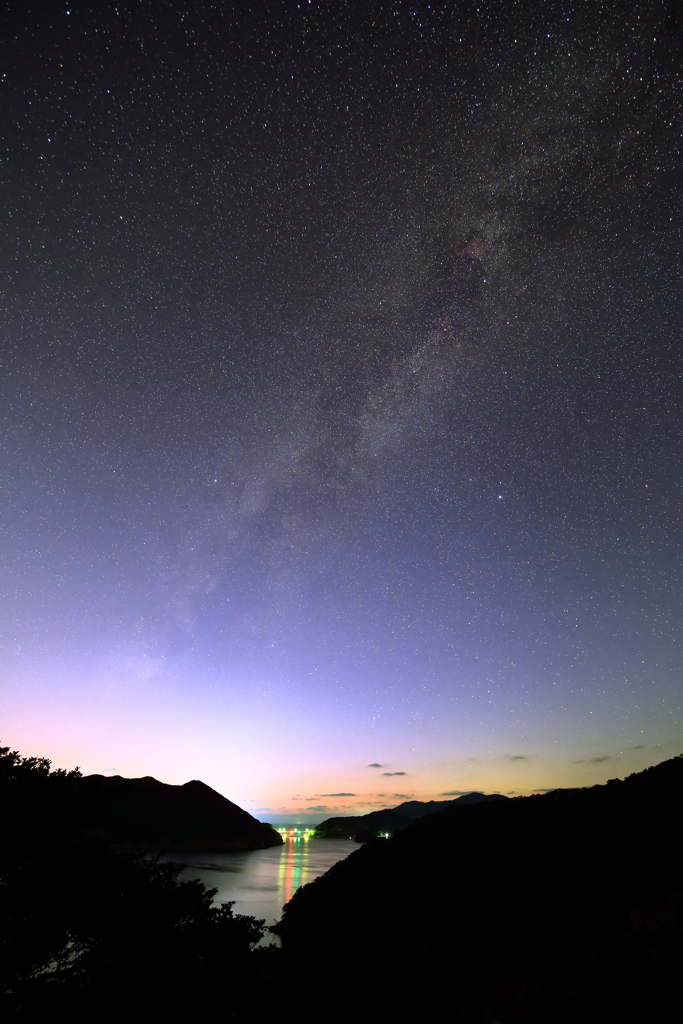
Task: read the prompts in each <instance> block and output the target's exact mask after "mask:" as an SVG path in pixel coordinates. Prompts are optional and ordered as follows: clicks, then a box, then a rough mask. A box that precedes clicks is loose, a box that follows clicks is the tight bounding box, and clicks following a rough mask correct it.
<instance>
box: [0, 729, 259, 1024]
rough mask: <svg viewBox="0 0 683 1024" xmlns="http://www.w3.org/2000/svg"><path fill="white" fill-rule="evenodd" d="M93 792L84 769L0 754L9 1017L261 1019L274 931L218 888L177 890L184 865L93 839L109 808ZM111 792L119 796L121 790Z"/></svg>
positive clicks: (4, 1006) (0, 880)
mask: <svg viewBox="0 0 683 1024" xmlns="http://www.w3.org/2000/svg"><path fill="white" fill-rule="evenodd" d="M106 781H107V782H109V781H112V780H106ZM86 783H87V780H86V779H83V778H82V777H81V774H80V772H79V771H78V769H75V770H74V771H71V772H66V771H61V770H58V771H52V770H51V765H50V762H49V761H48V760H46V759H44V758H22V757H20V756H19V754H18V753H17V752H16V751H11V750H10V749H9V748H8V747H4V748H0V808H1V814H2V839H1V840H0V917H1V920H2V956H1V965H0V991H1V993H2V994H1V995H0V1009H1V1010H2V1013H3V1016H4V1018H5V1019H7V1020H21V1021H34V1020H39V1019H42V1017H43V1016H45V1017H46V1018H47V1017H49V1018H50V1019H52V1018H54V1019H62V1020H66V1021H70V1022H76V1021H78V1022H80V1021H85V1020H90V1019H98V1020H105V1021H110V1020H111V1021H113V1020H126V1021H133V1022H136V1024H137V1022H150V1024H152V1022H156V1021H159V1020H173V1021H175V1020H180V1019H185V1018H189V1017H190V1016H191V1015H192V1016H194V1015H195V1014H199V1015H200V1017H201V1018H202V1019H203V1020H205V1021H235V1020H239V1021H241V1020H244V1019H245V1014H246V1015H249V1016H252V1015H253V1014H254V1012H255V1010H256V1007H255V1006H254V997H253V992H254V989H255V988H258V987H259V984H260V982H259V979H260V978H261V975H262V974H263V971H264V969H266V968H267V964H268V958H269V956H271V955H272V952H274V951H272V952H271V951H268V950H260V951H258V952H257V953H253V952H252V950H253V947H254V945H255V944H256V943H257V942H258V941H259V939H260V938H261V937H262V935H263V933H264V928H263V922H262V921H258V920H255V919H254V918H252V917H246V916H240V915H236V916H235V915H233V913H232V909H231V905H224V906H220V907H216V906H212V898H213V895H214V893H215V890H207V889H206V888H205V887H204V886H203V885H202V883H201V882H199V881H188V882H178V880H177V879H178V874H179V872H180V870H181V867H180V866H179V865H174V864H167V863H166V864H162V863H160V862H159V861H158V860H157V859H155V858H153V857H152V858H150V857H145V856H144V855H143V854H142V853H140V852H125V851H123V852H122V851H121V850H118V851H117V850H115V849H114V848H113V847H112V846H111V845H109V844H107V843H105V842H103V841H102V839H101V838H97V837H96V836H92V835H91V836H89V837H84V823H86V824H87V823H88V822H92V821H94V820H97V815H98V814H101V813H102V812H103V811H104V810H106V807H107V806H108V805H107V803H106V801H105V802H104V803H103V792H102V787H99V789H98V787H97V786H95V787H92V786H88V785H87V784H86ZM157 785H160V784H157ZM104 788H105V789H106V790H107V798H109V796H111V795H112V794H114V790H115V789H116V786H113V787H104ZM124 788H125V787H124ZM169 788H172V787H169ZM177 788H179V789H182V788H183V787H177ZM207 788H208V787H207ZM215 795H216V796H218V794H215ZM86 831H87V830H86ZM258 1016H259V1013H258V1011H256V1017H258Z"/></svg>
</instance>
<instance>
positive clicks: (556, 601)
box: [0, 0, 683, 820]
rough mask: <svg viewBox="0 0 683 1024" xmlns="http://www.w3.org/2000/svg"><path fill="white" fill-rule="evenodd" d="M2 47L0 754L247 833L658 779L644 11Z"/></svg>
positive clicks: (671, 445)
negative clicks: (149, 793)
mask: <svg viewBox="0 0 683 1024" xmlns="http://www.w3.org/2000/svg"><path fill="white" fill-rule="evenodd" d="M3 21H4V30H3V32H2V38H3V40H4V41H3V43H2V79H1V80H0V83H1V84H0V90H1V92H0V95H1V96H2V131H1V136H2V138H1V140H0V157H1V162H0V168H1V173H2V182H3V184H2V222H3V225H4V230H3V242H2V256H1V259H2V278H3V282H4V283H3V299H2V335H1V340H0V345H1V355H2V359H1V363H2V367H1V373H2V398H1V400H0V401H1V406H0V408H1V416H2V436H3V449H2V455H1V457H0V458H1V465H2V477H3V479H2V490H1V491H0V496H1V497H0V502H1V506H0V507H1V512H0V517H1V518H0V527H1V529H2V543H1V551H2V555H1V557H2V580H3V586H2V599H1V602H2V603H1V604H0V617H1V623H2V634H3V640H2V643H3V651H2V656H1V661H0V664H1V666H2V668H1V671H2V694H3V707H4V711H3V719H4V721H5V723H6V724H5V730H4V732H3V736H4V742H6V743H12V744H13V746H20V747H21V749H22V752H23V753H25V754H30V753H41V754H45V755H47V756H50V757H53V759H55V762H56V763H59V764H62V763H63V764H64V765H66V766H70V765H72V764H75V763H78V764H80V765H81V766H82V767H83V768H84V769H85V770H87V771H104V770H105V769H104V768H103V767H102V766H103V765H105V764H106V765H110V764H116V765H117V766H118V769H117V770H119V771H120V772H121V774H124V775H142V774H151V775H155V776H156V777H158V778H161V779H163V780H165V781H172V782H182V781H185V780H186V779H187V778H195V777H198V778H202V779H203V780H204V781H205V782H207V783H209V784H210V785H213V786H215V788H217V789H219V790H220V791H221V792H223V793H225V794H226V795H227V796H229V797H230V798H231V799H233V800H236V801H237V802H239V803H241V804H242V805H243V806H247V807H249V808H251V809H254V810H257V812H258V813H259V814H260V815H261V816H262V817H264V818H270V817H276V816H278V815H279V816H281V817H282V816H284V818H287V819H288V820H291V817H292V814H293V813H294V811H295V810H296V813H297V816H298V817H299V818H300V819H301V820H304V819H305V816H306V814H307V813H309V814H310V815H311V816H313V817H320V814H321V813H322V811H321V809H320V808H323V809H327V810H329V811H330V812H331V813H333V812H335V811H336V810H342V811H344V810H347V811H349V812H353V810H354V809H360V810H363V809H364V808H365V809H369V808H371V807H375V806H384V805H387V804H389V805H390V804H391V803H392V802H393V803H396V802H398V797H401V798H405V799H408V798H413V797H415V798H418V799H434V798H438V797H439V796H440V795H441V794H442V793H450V792H459V791H468V790H469V789H485V790H488V791H491V790H497V791H501V792H518V793H526V792H530V791H532V790H534V789H543V788H552V787H554V786H563V785H564V786H569V785H588V784H592V783H594V782H600V781H604V780H605V778H607V777H609V776H623V775H625V774H627V773H628V772H629V771H634V770H639V769H641V768H643V767H645V766H646V764H652V763H656V762H657V761H659V760H662V759H663V758H664V757H667V756H672V755H673V754H675V753H678V752H679V751H680V747H681V743H680V730H681V625H682V622H681V600H680V594H681V584H682V582H683V581H682V578H681V525H680V524H681V465H682V464H683V461H682V456H683V444H682V440H683V438H682V432H681V424H682V423H683V419H682V416H681V413H682V408H681V379H682V373H683V370H682V366H681V323H682V312H683V311H682V305H683V303H682V300H681V295H682V294H683V289H682V288H681V281H680V266H681V264H680V230H681V194H682V192H681V185H682V184H683V181H682V171H681V158H682V155H683V153H682V149H683V128H682V121H681V99H682V90H681V78H680V67H681V56H682V54H681V46H680V41H681V38H682V37H683V33H682V31H681V29H682V26H681V22H680V13H678V12H677V8H676V5H674V4H673V3H668V2H664V3H657V4H652V3H647V4H645V3H637V2H636V3H631V4H628V5H623V4H614V5H611V4H606V3H605V4H589V5H573V4H571V3H568V2H559V0H552V2H547V3H540V2H538V3H532V4H521V3H517V4H514V3H513V4H511V3H503V2H483V0H482V2H479V3H478V4H475V3H431V4H427V3H423V2H420V3H412V4H409V3H406V2H403V0H399V2H396V3H383V2H376V3H364V4H360V3H351V2H348V3H344V2H341V3H328V2H310V3H306V2H304V3H301V4H297V3H295V2H281V3H277V2H270V0H265V2H263V3H258V4H253V5H251V6H249V5H245V4H228V3H226V4H222V3H209V2H203V0H200V2H198V3H194V4H191V5H185V4H182V3H179V2H176V0H168V2H164V3H161V2H160V0H159V2H157V0H154V2H152V3H149V4H145V5H138V4H133V3H127V2H126V3H120V4H117V5H112V6H105V7H103V8H102V9H100V8H99V7H95V8H93V7H92V5H86V4H79V3H75V4H71V5H69V4H67V5H65V4H56V3H55V4H34V5H31V4H26V5H22V7H21V9H18V8H16V7H15V6H14V5H8V7H7V9H6V10H5V13H4V16H3ZM370 762H372V764H370ZM380 762H381V764H380ZM379 768H382V769H384V768H386V771H385V772H379V771H378V769H379ZM107 770H108V769H107ZM383 774H384V775H405V776H406V777H405V779H402V780H401V789H405V790H406V792H405V793H401V794H391V793H389V792H388V791H385V789H384V788H383V786H382V781H383V780H382V779H381V778H378V777H377V776H378V775H379V776H382V775H383ZM318 790H320V791H321V792H318ZM323 790H324V791H325V792H324V793H323V792H322V791H323ZM303 793H309V794H312V795H311V796H310V803H307V798H306V797H302V796H301V794H303ZM295 794H296V796H295ZM321 796H322V797H333V798H335V799H334V800H332V801H330V800H328V801H327V802H326V803H324V804H321V803H320V798H321ZM307 807H310V808H311V810H310V811H308V812H307V810H306V808H307Z"/></svg>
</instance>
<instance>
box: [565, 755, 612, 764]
mask: <svg viewBox="0 0 683 1024" xmlns="http://www.w3.org/2000/svg"><path fill="white" fill-rule="evenodd" d="M611 760H612V758H611V757H610V756H609V754H605V756H604V757H588V758H586V757H582V758H581V759H580V760H578V761H574V764H602V762H603V761H611Z"/></svg>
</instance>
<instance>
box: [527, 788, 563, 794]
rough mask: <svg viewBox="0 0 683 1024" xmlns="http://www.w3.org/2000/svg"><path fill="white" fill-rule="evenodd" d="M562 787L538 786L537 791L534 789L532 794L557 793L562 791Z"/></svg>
mask: <svg viewBox="0 0 683 1024" xmlns="http://www.w3.org/2000/svg"><path fill="white" fill-rule="evenodd" d="M560 788H561V787H560V786H537V787H536V789H532V790H531V792H532V793H557V792H559V790H560Z"/></svg>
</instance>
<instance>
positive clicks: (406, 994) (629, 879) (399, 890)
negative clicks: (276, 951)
mask: <svg viewBox="0 0 683 1024" xmlns="http://www.w3.org/2000/svg"><path fill="white" fill-rule="evenodd" d="M682 795H683V758H681V757H679V758H674V759H673V760H670V761H666V762H664V763H662V764H660V765H657V766H655V767H652V768H649V769H648V770H647V771H644V772H641V773H639V774H637V775H631V776H629V777H628V778H627V779H625V780H623V781H620V780H611V781H610V782H609V783H608V784H606V785H604V786H594V787H592V788H590V789H581V790H561V791H556V792H553V793H549V794H546V795H543V796H531V797H524V798H516V799H513V800H499V801H493V802H486V803H479V804H473V805H469V806H460V807H459V808H457V809H456V808H453V807H451V808H448V809H446V810H443V811H439V812H436V813H433V814H427V815H424V816H423V817H421V818H419V819H418V820H416V821H414V822H413V823H412V824H410V825H408V826H406V827H404V828H402V829H401V830H400V831H398V832H397V833H396V834H395V835H394V836H393V838H391V839H374V840H372V841H371V842H368V843H366V844H365V845H364V846H362V847H360V848H359V849H358V850H357V851H356V852H354V853H352V854H351V855H350V857H348V858H347V859H346V860H344V861H341V862H339V863H338V864H336V865H335V866H334V867H333V868H331V869H330V870H329V871H328V872H327V873H326V874H325V875H323V876H322V877H321V878H319V879H317V880H316V881H314V882H312V883H310V884H309V885H306V886H304V887H303V888H302V889H300V890H299V891H298V892H297V893H296V895H295V896H294V898H293V899H292V900H291V902H290V903H289V904H287V906H286V908H285V911H284V914H283V917H282V920H281V922H280V923H279V925H277V926H276V930H277V932H278V934H279V935H280V936H281V937H282V940H283V943H284V946H285V950H286V951H287V955H288V956H289V965H290V966H289V970H290V972H291V978H290V981H291V983H293V984H295V985H296V984H297V980H299V981H300V980H301V978H302V977H303V974H304V971H305V976H306V978H308V979H310V978H315V977H318V976H319V977H320V978H321V982H320V992H319V997H320V999H321V1000H322V1001H323V1006H324V999H325V995H324V993H325V990H326V987H329V986H331V985H332V984H333V983H334V978H338V977H352V978H353V979H354V991H358V992H363V993H365V994H366V995H364V998H363V1012H364V1013H365V1014H368V1013H371V1012H379V1011H380V1010H381V1012H382V1013H383V1014H385V1015H387V1016H390V1015H391V1014H395V1015H397V1017H398V1019H402V1020H403V1019H406V1020H407V1019H411V1018H412V1017H413V1016H416V1015H419V1016H420V1017H424V1016H425V1015H426V1014H431V1013H439V1014H442V1013H443V1008H444V1007H448V1019H450V1020H453V1021H463V1022H475V1021H476V1022H478V1024H490V1022H491V1021H494V1020H496V1021H502V1022H504V1024H507V1022H508V1021H509V1022H512V1021H529V1022H531V1021H537V1022H539V1024H540V1022H542V1021H553V1022H554V1024H555V1022H558V1024H562V1022H567V1024H569V1022H570V1021H572V1022H573V1021H577V1020H581V1021H591V1022H593V1021H595V1022H597V1021H600V1022H617V1021H619V1022H622V1021H649V1020H674V1019H680V1017H681V1011H683V994H682V990H681V986H680V963H681V954H682V953H683V929H682V925H683V920H682V915H681V906H682V903H683V880H682V874H681V864H680V838H679V828H680V820H681V810H682V806H681V804H682V800H681V797H682ZM331 965H332V966H331ZM297 972H298V973H297ZM317 972H319V974H318V973H317ZM383 978H386V979H390V978H391V979H393V984H391V985H384V986H378V983H377V979H383ZM399 979H400V981H399ZM372 993H374V995H372Z"/></svg>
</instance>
